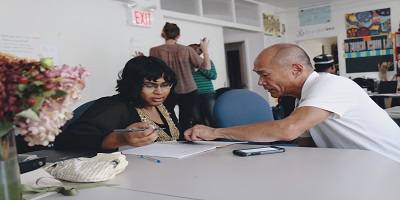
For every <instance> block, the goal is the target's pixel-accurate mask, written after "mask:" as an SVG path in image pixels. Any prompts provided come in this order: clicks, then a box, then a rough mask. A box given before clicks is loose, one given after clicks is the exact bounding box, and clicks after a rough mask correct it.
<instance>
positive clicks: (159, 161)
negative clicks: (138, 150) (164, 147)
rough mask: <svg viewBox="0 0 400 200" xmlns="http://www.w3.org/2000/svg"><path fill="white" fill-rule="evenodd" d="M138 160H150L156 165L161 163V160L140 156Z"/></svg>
mask: <svg viewBox="0 0 400 200" xmlns="http://www.w3.org/2000/svg"><path fill="white" fill-rule="evenodd" d="M140 158H144V159H147V160H150V161H154V162H156V163H161V160H159V159H155V158H152V157H150V156H144V155H140Z"/></svg>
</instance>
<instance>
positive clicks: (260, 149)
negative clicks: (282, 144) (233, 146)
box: [240, 147, 278, 153]
mask: <svg viewBox="0 0 400 200" xmlns="http://www.w3.org/2000/svg"><path fill="white" fill-rule="evenodd" d="M277 150H278V149H276V148H272V147H263V148H254V149H241V150H240V151H242V152H244V153H255V152H260V151H277Z"/></svg>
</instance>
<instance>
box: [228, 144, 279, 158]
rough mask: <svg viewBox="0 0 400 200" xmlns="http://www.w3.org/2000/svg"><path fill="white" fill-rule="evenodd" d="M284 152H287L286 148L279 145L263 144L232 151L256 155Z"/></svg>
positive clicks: (245, 154)
mask: <svg viewBox="0 0 400 200" xmlns="http://www.w3.org/2000/svg"><path fill="white" fill-rule="evenodd" d="M282 152H285V148H282V147H277V146H263V147H256V148H248V149H236V150H233V151H232V153H233V154H235V155H237V156H254V155H262V154H271V153H282Z"/></svg>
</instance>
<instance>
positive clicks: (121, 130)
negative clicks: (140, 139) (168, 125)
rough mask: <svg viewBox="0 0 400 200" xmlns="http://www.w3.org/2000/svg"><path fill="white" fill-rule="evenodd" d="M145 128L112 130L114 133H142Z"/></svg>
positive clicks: (157, 129)
mask: <svg viewBox="0 0 400 200" xmlns="http://www.w3.org/2000/svg"><path fill="white" fill-rule="evenodd" d="M146 129H147V128H127V129H114V132H138V131H144V130H146ZM164 129H165V128H158V127H157V128H155V129H154V130H156V131H159V130H164Z"/></svg>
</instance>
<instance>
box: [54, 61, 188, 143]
mask: <svg viewBox="0 0 400 200" xmlns="http://www.w3.org/2000/svg"><path fill="white" fill-rule="evenodd" d="M176 81H177V80H176V76H175V73H174V72H173V71H172V70H171V68H170V67H168V65H167V64H165V63H164V62H163V61H162V60H160V59H158V58H155V57H151V56H149V57H147V56H138V57H135V58H132V59H131V60H129V61H128V62H127V63H126V65H125V68H124V69H123V71H121V72H120V73H119V80H117V87H116V88H117V89H116V91H117V92H118V94H116V95H113V96H109V97H103V98H100V99H97V100H96V101H95V102H94V104H93V105H92V106H91V107H89V108H88V109H87V110H86V111H85V113H83V114H82V116H81V117H80V118H79V119H77V120H76V121H74V122H72V123H71V124H70V125H69V126H68V127H67V128H66V130H64V131H63V132H62V133H61V134H60V135H59V136H57V137H56V140H55V142H54V147H55V149H56V150H59V149H61V150H93V151H107V150H108V151H115V150H117V149H118V148H119V147H121V146H127V145H130V146H136V147H138V146H144V145H148V144H151V143H153V142H155V141H170V140H178V139H180V138H181V139H182V138H183V134H181V133H183V132H182V130H181V129H180V127H179V125H178V124H177V118H176V116H175V113H174V111H173V110H167V109H166V107H165V106H164V105H163V102H164V100H165V99H166V98H167V96H168V94H169V93H170V92H172V91H173V89H174V87H173V86H174V84H175V83H176ZM156 127H161V128H165V129H164V130H160V131H157V130H154V128H156ZM125 128H127V129H128V128H147V129H146V130H144V131H139V132H114V130H115V129H125Z"/></svg>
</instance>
